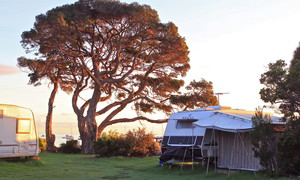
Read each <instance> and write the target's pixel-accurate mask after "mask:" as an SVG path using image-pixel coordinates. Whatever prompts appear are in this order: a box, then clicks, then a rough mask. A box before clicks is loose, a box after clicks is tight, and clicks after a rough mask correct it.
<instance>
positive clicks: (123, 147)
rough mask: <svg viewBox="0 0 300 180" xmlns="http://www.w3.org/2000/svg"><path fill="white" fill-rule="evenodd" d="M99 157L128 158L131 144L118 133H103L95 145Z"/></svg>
mask: <svg viewBox="0 0 300 180" xmlns="http://www.w3.org/2000/svg"><path fill="white" fill-rule="evenodd" d="M93 148H94V152H95V154H96V156H97V157H110V156H127V153H128V150H129V144H128V143H127V141H126V139H125V138H124V137H123V135H122V134H119V133H118V132H117V131H109V132H108V133H105V132H104V133H103V134H102V135H101V137H100V138H98V139H97V141H95V142H94V144H93Z"/></svg>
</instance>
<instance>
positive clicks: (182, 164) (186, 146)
mask: <svg viewBox="0 0 300 180" xmlns="http://www.w3.org/2000/svg"><path fill="white" fill-rule="evenodd" d="M187 148H188V146H186V147H185V151H184V156H183V163H184V160H185V155H186V151H187ZM183 163H182V164H181V167H180V172H181V171H182V167H183Z"/></svg>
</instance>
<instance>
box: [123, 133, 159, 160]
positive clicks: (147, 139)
mask: <svg viewBox="0 0 300 180" xmlns="http://www.w3.org/2000/svg"><path fill="white" fill-rule="evenodd" d="M125 136H126V137H125V138H126V140H127V142H128V144H129V146H130V148H129V152H128V153H129V156H148V155H153V154H155V151H157V150H159V145H158V144H157V142H155V141H153V139H154V136H153V134H152V133H146V130H145V128H142V129H141V128H138V129H137V130H135V129H134V130H133V131H128V133H127V134H126V135H125Z"/></svg>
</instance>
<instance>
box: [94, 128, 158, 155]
mask: <svg viewBox="0 0 300 180" xmlns="http://www.w3.org/2000/svg"><path fill="white" fill-rule="evenodd" d="M153 139H154V137H153V134H152V133H146V131H145V129H140V128H139V129H138V130H133V131H128V132H127V133H126V134H125V135H121V134H119V133H117V132H116V131H109V132H108V134H107V133H103V135H102V136H101V137H100V138H99V139H98V140H97V141H95V142H94V146H93V147H94V151H95V153H96V156H97V157H109V156H147V155H157V152H159V150H160V147H159V144H158V143H157V142H154V141H153Z"/></svg>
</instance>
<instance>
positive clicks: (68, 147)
mask: <svg viewBox="0 0 300 180" xmlns="http://www.w3.org/2000/svg"><path fill="white" fill-rule="evenodd" d="M58 151H59V152H61V153H67V154H78V153H80V151H81V148H80V146H79V144H78V141H77V140H70V141H67V142H66V143H62V144H61V145H60V148H58Z"/></svg>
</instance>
